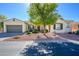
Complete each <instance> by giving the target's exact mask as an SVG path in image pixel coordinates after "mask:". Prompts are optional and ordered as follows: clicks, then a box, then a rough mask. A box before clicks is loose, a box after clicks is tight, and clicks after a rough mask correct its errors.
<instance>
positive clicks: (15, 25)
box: [4, 18, 27, 33]
mask: <svg viewBox="0 0 79 59" xmlns="http://www.w3.org/2000/svg"><path fill="white" fill-rule="evenodd" d="M26 30H27V26H26V23H25V22H24V21H21V20H18V19H16V18H13V19H9V20H6V21H4V32H8V33H13V32H14V33H18V32H25V31H26Z"/></svg>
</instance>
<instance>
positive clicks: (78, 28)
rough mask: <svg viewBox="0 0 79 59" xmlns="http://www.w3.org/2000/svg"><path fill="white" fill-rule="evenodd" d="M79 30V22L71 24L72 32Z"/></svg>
mask: <svg viewBox="0 0 79 59" xmlns="http://www.w3.org/2000/svg"><path fill="white" fill-rule="evenodd" d="M77 30H79V22H72V32H75V31H77Z"/></svg>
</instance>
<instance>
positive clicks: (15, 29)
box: [6, 25, 22, 33]
mask: <svg viewBox="0 0 79 59" xmlns="http://www.w3.org/2000/svg"><path fill="white" fill-rule="evenodd" d="M6 28H7V32H8V33H22V25H6Z"/></svg>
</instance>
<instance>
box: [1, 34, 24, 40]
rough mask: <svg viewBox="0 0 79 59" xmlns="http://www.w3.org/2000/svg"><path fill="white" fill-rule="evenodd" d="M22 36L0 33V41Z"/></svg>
mask: <svg viewBox="0 0 79 59" xmlns="http://www.w3.org/2000/svg"><path fill="white" fill-rule="evenodd" d="M22 34H23V33H0V41H2V40H5V39H8V38H10V37H13V36H16V35H22Z"/></svg>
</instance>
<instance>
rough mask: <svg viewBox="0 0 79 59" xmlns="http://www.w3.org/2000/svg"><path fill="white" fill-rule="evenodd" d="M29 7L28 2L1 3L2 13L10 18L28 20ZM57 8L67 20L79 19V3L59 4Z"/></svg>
mask: <svg viewBox="0 0 79 59" xmlns="http://www.w3.org/2000/svg"><path fill="white" fill-rule="evenodd" d="M28 8H29V5H28V4H26V3H0V15H5V16H8V18H18V19H21V20H28V19H29V16H28V13H27V11H28ZM57 10H58V13H59V14H60V15H61V16H62V17H63V18H64V19H65V20H74V21H79V4H77V3H74V4H73V3H69V4H68V3H65V4H59V6H58V8H57Z"/></svg>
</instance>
